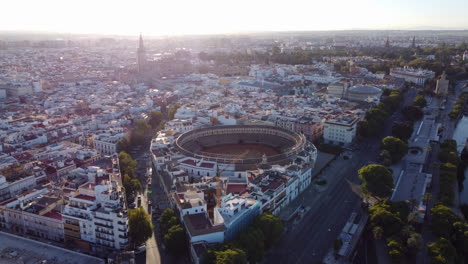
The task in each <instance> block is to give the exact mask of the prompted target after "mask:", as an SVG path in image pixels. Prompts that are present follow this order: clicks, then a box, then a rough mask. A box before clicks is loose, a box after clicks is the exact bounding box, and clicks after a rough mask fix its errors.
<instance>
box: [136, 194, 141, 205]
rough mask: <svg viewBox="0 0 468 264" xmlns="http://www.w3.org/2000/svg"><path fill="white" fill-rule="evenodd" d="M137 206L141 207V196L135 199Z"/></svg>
mask: <svg viewBox="0 0 468 264" xmlns="http://www.w3.org/2000/svg"><path fill="white" fill-rule="evenodd" d="M137 206H138V207H140V206H141V195H138V197H137Z"/></svg>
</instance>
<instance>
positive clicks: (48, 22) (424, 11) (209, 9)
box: [0, 0, 468, 35]
mask: <svg viewBox="0 0 468 264" xmlns="http://www.w3.org/2000/svg"><path fill="white" fill-rule="evenodd" d="M1 7H2V10H3V12H1V15H0V30H43V31H56V32H70V33H107V34H132V35H133V34H138V33H140V32H142V33H143V34H145V35H166V34H171V35H172V34H199V33H200V34H204V33H231V32H244V31H277V30H278V31H283V30H339V29H415V28H447V29H468V0H322V1H316V0H308V1H307V0H282V1H276V0H230V1H224V0H184V1H182V0H164V1H162V0H131V1H130V0H5V1H2V3H1Z"/></svg>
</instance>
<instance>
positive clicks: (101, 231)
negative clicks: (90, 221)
mask: <svg viewBox="0 0 468 264" xmlns="http://www.w3.org/2000/svg"><path fill="white" fill-rule="evenodd" d="M94 231H96V232H98V233H103V234H107V235H114V232H112V231H108V230H105V229H97V228H96V229H95V230H94Z"/></svg>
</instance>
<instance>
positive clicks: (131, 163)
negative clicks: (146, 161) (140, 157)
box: [119, 151, 137, 178]
mask: <svg viewBox="0 0 468 264" xmlns="http://www.w3.org/2000/svg"><path fill="white" fill-rule="evenodd" d="M119 166H120V173H121V174H122V175H125V174H127V175H128V176H130V178H133V176H134V173H135V168H136V166H137V162H136V161H135V160H133V158H132V156H130V155H129V154H128V153H127V152H124V151H121V152H120V153H119Z"/></svg>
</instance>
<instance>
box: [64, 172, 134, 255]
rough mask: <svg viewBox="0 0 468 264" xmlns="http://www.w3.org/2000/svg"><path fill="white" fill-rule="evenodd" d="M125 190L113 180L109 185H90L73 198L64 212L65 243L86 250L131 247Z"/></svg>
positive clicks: (70, 198) (81, 188) (89, 183)
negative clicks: (72, 242)
mask: <svg viewBox="0 0 468 264" xmlns="http://www.w3.org/2000/svg"><path fill="white" fill-rule="evenodd" d="M123 195H124V193H123V191H122V187H121V186H118V185H117V183H116V182H115V181H114V180H112V181H110V182H109V184H106V185H94V184H93V183H91V182H87V183H85V184H83V185H82V186H80V187H79V188H78V194H76V195H73V196H71V197H69V203H68V204H67V205H66V206H65V207H64V210H63V214H62V217H63V223H64V233H65V241H74V242H75V243H76V244H77V245H80V246H81V247H83V248H85V250H93V251H96V250H99V249H100V248H113V249H125V248H127V247H128V219H127V212H126V210H125V205H124V204H123V202H122V200H123Z"/></svg>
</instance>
